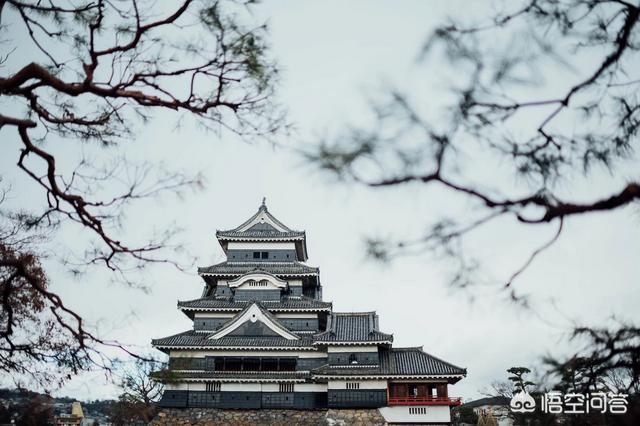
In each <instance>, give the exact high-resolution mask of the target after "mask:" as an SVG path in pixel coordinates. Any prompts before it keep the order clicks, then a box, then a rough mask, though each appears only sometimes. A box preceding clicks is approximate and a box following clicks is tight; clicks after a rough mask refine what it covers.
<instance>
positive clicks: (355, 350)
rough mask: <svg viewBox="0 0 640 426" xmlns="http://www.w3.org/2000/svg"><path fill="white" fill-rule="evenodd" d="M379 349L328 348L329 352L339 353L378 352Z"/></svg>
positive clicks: (357, 347) (361, 347)
mask: <svg viewBox="0 0 640 426" xmlns="http://www.w3.org/2000/svg"><path fill="white" fill-rule="evenodd" d="M377 351H378V347H377V346H374V345H371V346H329V347H328V348H327V352H330V353H337V352H343V353H344V352H377Z"/></svg>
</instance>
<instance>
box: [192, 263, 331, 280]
mask: <svg viewBox="0 0 640 426" xmlns="http://www.w3.org/2000/svg"><path fill="white" fill-rule="evenodd" d="M259 270H261V271H266V272H269V273H271V274H273V275H276V276H291V275H318V273H319V269H318V268H316V267H314V266H308V265H305V264H304V263H301V262H298V261H291V262H222V263H218V264H216V265H212V266H205V267H201V268H198V273H199V274H205V275H217V276H226V277H235V276H240V275H244V274H246V273H248V272H251V271H259Z"/></svg>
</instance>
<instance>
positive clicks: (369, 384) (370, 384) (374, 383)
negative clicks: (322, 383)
mask: <svg viewBox="0 0 640 426" xmlns="http://www.w3.org/2000/svg"><path fill="white" fill-rule="evenodd" d="M347 383H360V389H386V388H387V381H386V380H331V381H329V383H328V386H327V387H328V389H346V388H347Z"/></svg>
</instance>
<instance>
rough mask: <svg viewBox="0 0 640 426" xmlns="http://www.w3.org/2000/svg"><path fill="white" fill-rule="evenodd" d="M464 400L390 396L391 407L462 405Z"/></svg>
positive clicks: (441, 397) (439, 397)
mask: <svg viewBox="0 0 640 426" xmlns="http://www.w3.org/2000/svg"><path fill="white" fill-rule="evenodd" d="M460 404H462V398H460V397H448V396H390V397H389V405H460Z"/></svg>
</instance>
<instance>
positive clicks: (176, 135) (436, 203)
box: [0, 1, 640, 399]
mask: <svg viewBox="0 0 640 426" xmlns="http://www.w3.org/2000/svg"><path fill="white" fill-rule="evenodd" d="M468 3H469V2H456V1H448V2H435V1H432V2H424V1H414V2H409V1H406V2H401V3H398V2H394V1H379V2H356V1H350V2H344V1H323V2H305V1H292V2H283V1H274V2H269V4H266V5H261V6H260V7H259V8H258V9H257V11H256V19H257V20H258V21H261V20H267V21H268V23H269V26H270V30H271V44H272V48H273V53H274V55H275V58H276V60H277V61H278V62H279V64H280V66H281V68H282V76H281V84H280V90H279V93H280V97H281V101H282V103H283V104H284V105H285V106H286V107H287V109H288V110H289V112H290V116H289V118H290V120H291V121H292V122H293V123H295V126H296V128H297V131H296V132H295V133H294V134H293V136H292V137H291V138H290V139H288V140H286V141H283V144H285V145H290V146H296V147H304V146H307V144H312V143H315V142H317V140H318V137H319V136H320V135H323V134H326V133H331V132H332V131H333V130H335V129H338V128H340V127H341V126H342V125H344V124H348V123H360V122H365V121H366V120H367V119H368V113H369V105H368V99H369V98H370V97H371V96H373V95H375V93H377V92H378V91H379V89H380V88H381V87H384V86H390V85H398V86H401V87H411V85H412V84H414V83H415V84H416V86H419V83H420V79H421V78H422V76H424V75H426V74H428V73H429V72H430V70H429V69H425V68H424V67H421V66H419V65H418V64H416V61H415V59H416V55H417V52H418V49H419V47H420V45H421V43H422V42H423V41H424V39H425V37H426V36H427V34H428V33H429V31H430V29H431V28H433V25H434V24H435V23H437V22H441V20H442V19H443V18H444V17H445V16H446V15H447V14H449V13H459V11H460V10H462V9H465V10H466V11H467V12H470V13H474V11H473V10H471V11H469V8H468ZM432 95H433V94H432V93H418V92H416V93H415V96H416V98H417V99H418V100H423V101H424V102H430V101H431V100H430V96H432ZM173 124H174V123H173V122H171V121H170V120H162V119H156V120H152V121H151V122H150V123H149V124H148V125H146V126H145V127H144V128H143V129H140V131H139V132H138V134H137V137H136V141H135V143H132V144H131V146H130V147H127V148H126V149H127V155H128V156H130V157H131V158H147V159H150V160H152V161H165V162H167V163H169V164H170V165H171V166H172V167H175V168H178V169H180V168H184V169H188V170H192V171H193V170H202V171H203V172H204V174H205V176H206V178H207V181H208V185H207V187H206V189H205V190H203V191H201V192H198V193H195V194H189V195H187V196H185V197H184V198H182V199H173V198H166V199H163V200H159V201H157V202H156V203H153V204H149V203H147V204H143V205H142V206H141V207H139V208H136V209H134V210H132V211H131V213H130V214H129V216H128V223H129V224H130V226H129V229H130V232H131V234H132V235H136V233H137V232H138V230H137V228H138V225H139V226H140V227H142V224H147V223H149V222H152V223H154V224H156V225H157V226H162V227H165V226H179V227H180V228H183V229H184V232H183V234H182V235H181V239H182V240H183V241H185V243H186V245H187V246H188V248H189V250H191V252H192V253H194V254H195V255H197V256H198V258H197V261H196V264H197V265H200V266H206V265H210V264H213V263H216V262H220V261H222V260H224V257H223V254H222V250H221V249H220V247H219V246H218V244H217V242H216V240H215V235H214V234H215V230H216V229H228V228H232V227H235V226H237V225H238V224H240V223H241V222H243V221H244V220H246V219H247V218H248V217H249V216H250V215H252V214H253V213H254V212H255V211H256V209H257V208H258V206H259V204H260V201H261V199H262V197H266V198H267V205H268V207H269V210H270V211H271V212H272V213H273V214H274V215H275V216H276V217H277V218H278V219H280V220H281V221H282V222H283V223H285V224H286V225H288V226H289V227H291V228H294V229H302V230H306V231H307V239H308V240H307V243H308V248H309V264H311V265H314V266H319V267H320V270H321V282H322V284H323V287H324V298H325V300H329V301H332V302H333V303H334V310H336V311H358V310H363V311H368V310H376V311H377V312H378V314H379V315H380V325H381V329H382V331H385V332H390V333H393V334H394V345H395V346H424V349H425V350H426V351H427V352H429V353H431V354H433V355H436V356H438V357H441V358H443V359H445V360H447V361H450V362H452V363H454V364H456V365H459V366H461V367H466V368H467V369H468V377H467V378H466V379H464V380H462V381H461V382H459V383H458V384H456V385H455V386H453V387H452V388H451V389H450V392H449V393H450V395H452V396H463V397H465V398H473V397H477V396H478V395H479V391H480V390H481V389H483V388H484V387H486V386H487V385H489V384H490V382H491V381H494V380H497V379H504V378H506V373H505V370H506V369H507V368H509V367H511V366H514V365H529V366H533V365H535V364H536V362H537V361H538V359H539V358H540V356H542V355H544V354H546V353H548V352H551V353H555V354H559V353H562V352H563V351H565V350H568V347H567V346H566V344H565V343H564V337H565V336H564V333H565V332H566V330H567V328H568V327H569V326H570V325H571V324H572V322H574V321H578V322H584V323H587V324H591V325H594V324H599V323H603V322H604V321H607V320H608V319H609V318H610V317H611V316H612V315H613V314H614V313H615V314H616V315H617V316H618V317H620V318H623V319H629V320H636V321H637V320H639V319H640V310H639V309H638V301H640V288H639V287H638V285H637V283H638V278H639V277H640V273H639V272H640V266H639V265H640V261H639V260H640V238H638V237H639V236H640V235H639V233H640V231H639V229H640V227H639V225H640V214H638V210H637V209H636V210H634V209H633V208H627V209H622V210H620V211H617V212H615V213H612V214H607V215H593V216H587V217H580V218H575V219H571V220H570V221H569V222H568V223H567V224H566V228H565V232H564V233H563V235H562V237H561V239H560V241H558V243H557V244H556V245H555V246H553V247H552V248H551V249H549V250H548V251H547V252H545V253H544V254H543V255H542V256H541V257H540V258H539V259H537V260H536V262H535V263H534V264H533V265H532V267H531V268H530V269H529V270H528V271H527V272H526V273H525V274H524V275H523V276H522V278H521V279H520V280H519V281H518V282H517V286H518V288H519V289H520V290H522V291H524V292H527V293H534V297H533V298H532V302H533V306H534V309H533V310H532V311H528V312H522V311H519V310H518V309H517V308H516V307H514V306H513V305H512V304H510V303H508V302H506V301H505V296H504V294H501V293H499V292H497V291H494V290H487V289H484V290H478V291H476V292H475V293H474V295H475V296H477V297H476V298H475V301H471V300H470V298H469V297H468V295H467V294H460V293H457V292H455V291H453V290H451V289H449V288H447V286H446V281H447V273H448V270H447V268H446V265H444V264H442V263H440V262H438V261H435V260H433V259H430V258H427V257H420V256H416V257H411V258H406V259H402V260H399V261H397V262H394V263H392V264H385V265H380V264H377V263H375V262H372V261H369V260H367V259H366V258H365V256H364V245H363V238H364V237H365V236H367V235H371V234H374V235H383V236H390V235H397V236H408V235H418V234H419V233H420V232H421V231H422V230H424V229H425V225H426V223H427V219H429V218H434V217H437V214H438V213H439V212H442V211H444V210H446V209H447V206H449V205H456V206H460V205H461V203H462V206H463V207H466V208H473V205H472V204H465V202H464V201H462V202H461V201H460V200H459V199H458V198H457V197H456V198H455V199H454V198H452V196H451V195H449V194H447V193H444V192H438V191H433V190H430V191H425V190H423V189H422V188H420V187H419V186H407V187H402V188H395V189H393V190H379V191H373V190H368V189H365V188H362V187H358V186H350V185H343V184H337V183H335V182H333V181H332V180H331V179H329V178H327V176H324V175H322V174H320V173H318V172H316V171H314V170H313V169H312V168H311V167H310V166H309V165H308V164H306V163H305V162H304V161H303V160H302V159H301V158H300V157H298V156H297V155H296V154H295V153H293V152H292V151H290V150H288V149H286V148H274V147H272V146H269V145H266V144H247V143H244V142H239V141H238V140H236V139H234V138H232V137H226V136H225V137H224V138H222V139H220V138H218V137H217V136H216V135H213V134H209V133H205V132H203V131H201V130H200V129H197V128H182V129H180V130H179V131H175V130H174V128H173ZM0 136H1V137H2V139H3V144H4V143H7V144H11V143H12V142H11V141H10V139H11V138H13V137H14V136H13V135H11V134H10V133H9V132H7V131H5V130H3V131H2V133H0ZM14 143H15V142H14ZM12 147H13V148H15V147H16V145H13V146H12ZM61 149H63V150H64V149H66V148H61ZM4 150H5V149H4V148H3V152H4ZM7 152H13V153H14V154H11V155H9V156H6V155H2V158H0V166H1V167H2V171H3V174H5V175H6V176H8V177H9V179H10V181H11V182H13V183H14V185H15V187H19V188H23V189H21V191H20V193H18V194H14V199H13V202H14V203H15V204H16V205H24V206H27V205H32V204H33V203H37V201H35V200H36V199H40V198H42V196H43V195H42V193H41V192H40V191H39V190H38V189H36V188H35V186H33V185H31V184H28V183H26V181H25V179H24V177H23V176H21V175H20V173H19V172H18V171H17V170H16V168H15V166H14V165H15V163H16V157H15V155H17V154H15V152H16V151H15V150H14V151H7ZM486 173H488V174H489V175H490V174H491V173H492V171H489V170H488V171H487V172H486ZM630 173H631V172H630ZM617 183H619V182H616V181H611V180H610V178H609V177H608V176H606V174H604V173H603V174H599V175H596V176H594V177H593V178H591V179H590V180H589V181H587V182H586V183H583V184H582V186H580V187H573V186H571V185H570V184H567V188H566V191H567V192H568V193H570V194H574V193H575V194H576V195H577V194H592V195H597V194H599V193H600V192H602V193H606V190H607V189H608V188H617ZM38 197H39V198H38ZM64 232H66V234H64V235H62V236H61V240H62V241H65V239H66V240H68V241H72V240H73V239H75V234H74V233H73V232H74V231H73V230H71V229H68V230H67V229H63V233H64ZM552 232H553V229H552V228H540V229H536V230H530V231H521V230H518V229H517V228H516V227H514V226H513V224H511V223H508V222H500V223H497V224H496V225H495V226H493V227H491V228H487V229H486V230H484V231H482V232H481V233H480V234H479V235H477V236H476V237H474V238H475V239H474V240H473V241H474V242H473V244H475V245H476V248H477V249H479V250H481V251H482V252H483V254H484V258H485V260H486V266H487V269H488V270H489V271H491V274H493V275H495V276H496V277H505V275H508V274H509V273H510V272H512V271H513V270H514V268H515V267H517V266H519V265H520V264H521V263H522V262H523V261H524V260H525V259H526V256H527V254H528V252H529V251H530V250H531V249H532V248H535V247H536V246H537V245H539V244H540V243H541V242H543V241H545V239H547V238H549V237H550V236H551V235H552ZM48 268H49V271H50V273H51V276H52V283H53V284H52V285H53V288H54V289H55V290H57V291H59V292H60V293H61V294H62V296H63V297H64V298H65V300H67V303H69V304H70V305H71V306H72V307H74V308H76V309H77V310H78V311H79V312H81V313H82V314H83V315H84V316H85V318H87V320H88V321H89V323H90V324H92V325H94V326H95V327H97V328H98V330H99V331H100V333H101V334H102V335H103V336H105V337H108V338H117V339H119V340H121V341H123V342H126V343H130V344H135V345H139V346H141V347H145V346H147V347H148V346H149V342H150V340H151V339H152V338H158V337H163V336H167V335H170V334H174V333H177V332H181V331H184V330H186V329H188V328H189V327H190V321H189V320H188V319H187V318H186V317H185V316H184V315H183V314H181V313H180V312H179V311H178V310H177V309H176V301H177V300H187V299H193V298H197V297H199V296H200V293H201V291H202V281H201V279H200V278H199V277H198V276H197V275H196V274H195V270H196V268H195V267H194V268H192V269H191V271H189V273H186V274H185V273H180V272H178V271H175V270H172V269H169V268H157V269H154V270H153V271H152V272H151V274H150V275H149V276H147V277H146V278H147V279H150V281H151V282H152V283H153V285H152V286H151V288H150V291H149V292H143V291H140V290H136V289H128V288H125V287H123V286H121V285H117V284H108V276H107V275H106V274H104V273H94V274H90V275H85V276H83V277H81V278H78V279H76V278H73V277H70V276H69V275H68V274H66V273H64V272H62V271H61V269H60V268H58V267H56V266H55V265H53V264H51V265H48ZM57 393H58V394H60V395H70V396H74V397H77V398H81V399H89V398H91V399H93V398H103V397H115V396H116V395H117V389H116V388H115V387H114V386H112V385H110V384H108V383H107V382H106V381H105V380H104V379H103V377H102V376H100V375H96V376H92V377H87V376H83V377H81V378H79V379H75V380H73V381H72V382H71V383H70V384H69V385H67V386H66V387H65V388H64V389H61V390H60V391H59V392H57Z"/></svg>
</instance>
